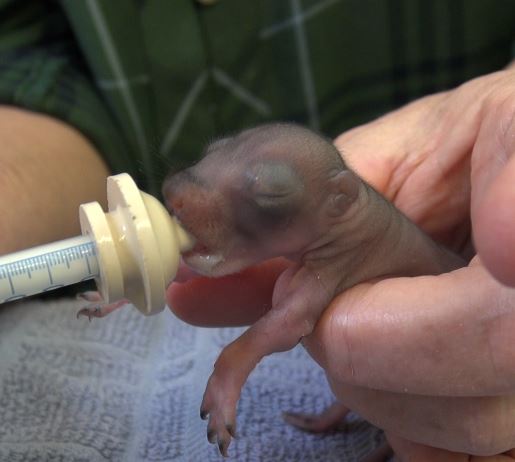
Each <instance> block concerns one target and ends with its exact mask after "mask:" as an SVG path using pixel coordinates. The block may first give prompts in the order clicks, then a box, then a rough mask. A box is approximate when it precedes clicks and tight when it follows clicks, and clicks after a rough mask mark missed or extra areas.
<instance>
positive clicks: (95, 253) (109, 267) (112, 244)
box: [0, 173, 194, 315]
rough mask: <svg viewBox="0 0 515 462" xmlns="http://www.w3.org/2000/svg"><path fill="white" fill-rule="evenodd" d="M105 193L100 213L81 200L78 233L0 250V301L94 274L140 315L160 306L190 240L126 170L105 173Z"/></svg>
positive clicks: (104, 290) (107, 292)
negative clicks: (105, 206) (4, 252)
mask: <svg viewBox="0 0 515 462" xmlns="http://www.w3.org/2000/svg"><path fill="white" fill-rule="evenodd" d="M107 199H108V204H109V207H108V210H109V211H108V212H107V213H104V211H103V210H102V207H101V206H100V204H99V203H98V202H90V203H88V204H83V205H81V206H80V212H79V213H80V224H81V229H82V233H83V235H82V236H77V237H73V238H70V239H65V240H62V241H58V242H53V243H51V244H46V245H42V246H38V247H33V248H31V249H27V250H22V251H20V252H15V253H12V254H9V255H4V256H1V257H0V303H4V302H8V301H12V300H17V299H19V298H23V297H27V296H29V295H34V294H38V293H42V292H46V291H49V290H52V289H57V288H59V287H63V286H66V285H70V284H74V283H77V282H80V281H84V280H88V279H95V282H96V284H97V288H98V290H99V292H100V294H101V295H102V298H103V299H104V300H105V302H106V303H110V302H115V301H117V300H121V299H127V300H129V301H130V302H131V303H132V304H133V305H134V306H136V307H137V308H138V309H139V310H140V311H141V312H142V313H144V314H147V315H149V314H155V313H157V312H160V311H161V310H162V309H163V308H164V306H165V298H164V296H165V290H166V286H167V284H168V283H169V282H170V281H171V280H172V279H173V278H174V277H175V274H176V273H177V269H178V267H179V260H180V253H181V252H183V251H186V250H188V249H190V248H191V247H192V246H193V244H194V240H193V238H192V237H191V236H190V235H188V234H187V233H186V231H184V229H183V228H182V227H181V226H180V225H179V223H178V222H177V220H176V219H175V218H173V217H171V216H170V215H169V214H168V212H167V210H166V209H165V208H164V207H163V205H161V203H160V202H159V201H158V200H157V199H156V198H154V197H153V196H151V195H149V194H146V193H144V192H142V191H140V190H139V189H138V187H137V186H136V184H135V183H134V181H133V180H132V178H131V177H130V176H129V175H128V174H126V173H122V174H120V175H116V176H111V177H109V178H108V179H107Z"/></svg>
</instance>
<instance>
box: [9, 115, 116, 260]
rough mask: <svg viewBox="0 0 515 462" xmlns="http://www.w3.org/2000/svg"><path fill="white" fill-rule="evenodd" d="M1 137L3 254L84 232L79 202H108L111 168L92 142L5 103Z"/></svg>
mask: <svg viewBox="0 0 515 462" xmlns="http://www.w3.org/2000/svg"><path fill="white" fill-rule="evenodd" d="M0 139H1V140H2V148H1V149H0V216H1V217H2V219H1V220H0V255H1V254H5V253H8V252H13V251H16V250H20V249H24V248H28V247H31V246H34V245H38V244H43V243H46V242H52V241H55V240H58V239H63V238H66V237H70V236H73V235H77V234H80V228H79V219H78V218H79V214H78V210H79V209H78V207H79V205H80V204H81V203H84V202H90V201H99V202H100V203H102V204H104V203H105V202H106V200H105V196H106V190H105V181H106V180H105V179H106V177H107V175H108V169H107V167H106V164H105V163H104V161H103V160H102V158H101V157H100V155H99V154H98V152H97V151H96V150H95V148H94V147H93V146H92V145H91V143H90V142H88V141H87V140H86V138H84V137H83V136H82V135H81V134H80V133H79V132H78V131H77V130H76V129H74V128H71V127H70V126H68V125H66V124H65V123H63V122H60V121H57V120H55V119H53V118H51V117H49V116H45V115H41V114H36V113H33V112H29V111H25V110H22V109H18V108H14V107H9V106H0ZM63 172H66V173H65V174H63Z"/></svg>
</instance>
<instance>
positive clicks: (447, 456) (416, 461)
mask: <svg viewBox="0 0 515 462" xmlns="http://www.w3.org/2000/svg"><path fill="white" fill-rule="evenodd" d="M386 438H387V439H388V442H389V443H390V445H391V446H392V448H393V450H394V453H395V456H396V458H397V460H398V461H399V462H411V461H413V462H434V461H438V462H513V460H515V459H514V458H513V451H508V453H505V454H499V455H493V456H474V455H469V454H464V453H459V452H451V451H447V450H445V449H438V448H433V447H429V446H424V445H422V444H418V443H413V442H411V441H408V440H405V439H404V438H400V437H398V436H394V435H393V434H387V435H386Z"/></svg>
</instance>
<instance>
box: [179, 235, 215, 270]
mask: <svg viewBox="0 0 515 462" xmlns="http://www.w3.org/2000/svg"><path fill="white" fill-rule="evenodd" d="M182 260H183V261H184V263H186V265H188V266H189V267H190V268H191V269H192V270H194V271H195V272H197V273H199V274H202V275H204V276H210V275H211V274H212V273H213V270H214V268H215V267H216V266H217V265H218V264H219V263H220V262H222V261H224V258H223V256H222V254H221V253H220V252H216V251H213V250H211V249H210V248H209V247H208V246H207V245H205V244H203V243H202V242H198V241H197V243H196V244H195V245H194V246H193V248H192V249H191V250H188V251H187V252H185V253H183V254H182Z"/></svg>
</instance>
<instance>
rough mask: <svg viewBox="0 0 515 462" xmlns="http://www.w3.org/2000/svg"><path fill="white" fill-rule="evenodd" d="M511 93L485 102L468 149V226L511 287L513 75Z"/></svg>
mask: <svg viewBox="0 0 515 462" xmlns="http://www.w3.org/2000/svg"><path fill="white" fill-rule="evenodd" d="M508 75H511V91H508V92H505V93H503V94H502V95H498V97H496V98H490V99H488V100H487V103H486V104H485V109H484V113H485V115H484V118H483V120H482V123H481V128H480V130H479V134H478V139H477V142H476V145H475V147H474V151H473V153H472V175H471V177H472V224H473V228H474V233H475V241H476V245H477V248H478V251H479V254H480V256H481V259H482V260H483V262H484V263H485V265H486V267H487V268H488V269H489V270H490V271H491V273H492V274H493V275H494V276H495V277H496V278H498V279H499V280H500V281H501V282H503V283H505V284H509V285H512V286H513V285H515V209H514V204H515V156H514V155H513V154H514V153H515V136H514V133H515V73H514V72H512V73H511V74H508Z"/></svg>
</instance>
